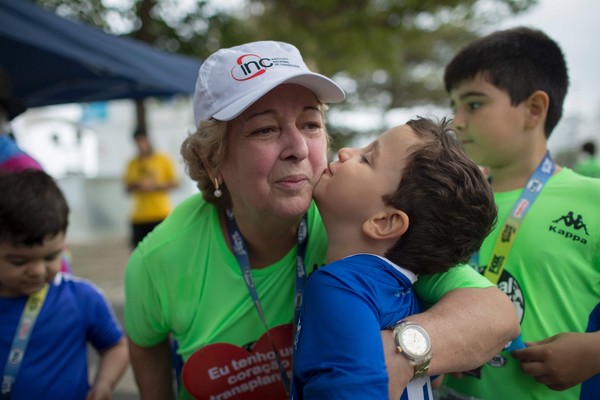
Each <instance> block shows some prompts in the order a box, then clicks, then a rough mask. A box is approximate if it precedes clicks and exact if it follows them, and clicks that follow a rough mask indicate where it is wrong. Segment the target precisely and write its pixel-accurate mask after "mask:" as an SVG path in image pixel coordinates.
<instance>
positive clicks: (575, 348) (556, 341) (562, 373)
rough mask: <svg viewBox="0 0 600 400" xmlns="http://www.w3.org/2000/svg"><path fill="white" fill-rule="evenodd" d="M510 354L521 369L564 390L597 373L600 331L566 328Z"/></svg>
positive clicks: (599, 363)
mask: <svg viewBox="0 0 600 400" xmlns="http://www.w3.org/2000/svg"><path fill="white" fill-rule="evenodd" d="M527 346H528V347H527V348H526V349H522V350H515V351H513V352H512V353H511V355H512V356H513V357H514V358H516V359H517V360H519V361H520V362H521V369H522V370H523V372H524V373H525V374H527V375H530V376H532V377H533V378H534V379H535V380H536V381H538V382H539V383H541V384H544V385H546V386H548V387H549V388H550V389H552V390H565V389H568V388H570V387H571V386H574V385H577V384H579V383H581V382H583V381H585V380H587V379H588V378H590V377H591V376H593V375H596V374H598V373H600V332H594V333H574V332H565V333H560V334H558V335H556V336H552V337H549V338H546V339H544V340H542V341H539V342H527Z"/></svg>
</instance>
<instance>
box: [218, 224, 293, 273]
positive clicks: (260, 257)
mask: <svg viewBox="0 0 600 400" xmlns="http://www.w3.org/2000/svg"><path fill="white" fill-rule="evenodd" d="M301 218H302V217H298V218H290V219H281V218H277V217H274V216H267V217H264V218H263V217H259V216H247V215H235V221H236V224H237V226H238V229H239V231H240V233H241V235H242V236H243V238H244V242H245V243H246V251H247V252H248V258H249V260H250V267H251V268H252V269H261V268H265V267H268V266H269V265H272V264H274V263H276V262H277V261H279V260H281V259H282V258H283V257H285V255H286V254H287V253H288V252H289V251H290V250H291V249H292V248H293V247H294V245H296V242H297V231H298V224H299V223H300V220H301ZM220 219H221V229H222V231H223V235H224V237H225V239H226V241H227V244H228V246H229V248H230V249H232V246H231V240H230V238H229V234H228V231H227V221H226V216H225V215H224V213H221V217H220Z"/></svg>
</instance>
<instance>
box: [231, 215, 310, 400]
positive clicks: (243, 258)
mask: <svg viewBox="0 0 600 400" xmlns="http://www.w3.org/2000/svg"><path fill="white" fill-rule="evenodd" d="M225 215H226V216H227V232H228V233H229V238H230V240H231V247H232V248H233V252H234V253H235V256H236V258H237V260H238V264H239V265H240V269H241V271H242V276H243V277H244V282H245V283H246V287H247V288H248V293H250V297H252V301H253V302H254V306H255V307H256V311H258V315H259V316H260V320H261V321H262V323H263V325H264V327H265V330H266V333H267V336H268V337H269V340H270V342H271V347H272V348H273V352H274V353H275V357H276V358H277V364H278V366H279V373H280V374H281V380H282V382H283V384H284V386H285V390H286V392H287V393H288V396H289V388H290V380H289V377H288V376H287V373H286V372H285V368H284V367H283V363H282V362H281V358H280V356H279V352H278V351H277V348H276V347H275V343H274V341H273V338H272V337H271V334H270V332H269V325H268V324H267V320H266V318H265V313H264V311H263V307H262V304H261V302H260V299H259V297H258V292H257V291H256V285H255V283H254V279H253V278H252V269H251V267H250V259H249V257H248V249H247V247H246V242H245V241H244V237H243V236H242V234H241V233H240V230H239V228H238V226H237V223H236V222H235V218H234V216H233V212H232V211H231V210H230V209H228V210H227V211H226V213H225ZM297 240H298V245H297V250H296V268H295V270H296V283H295V290H294V291H295V293H294V328H295V327H296V325H297V323H298V318H299V315H300V306H301V304H302V295H303V293H304V285H305V283H306V278H307V277H306V267H305V265H304V254H305V253H306V243H307V242H308V225H307V222H306V215H305V216H304V217H302V220H301V221H300V225H299V226H298V236H297ZM294 330H295V329H294Z"/></svg>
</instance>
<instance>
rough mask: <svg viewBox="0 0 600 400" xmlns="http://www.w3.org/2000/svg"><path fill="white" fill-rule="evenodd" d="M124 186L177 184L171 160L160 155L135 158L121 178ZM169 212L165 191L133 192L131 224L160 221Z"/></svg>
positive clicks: (169, 206) (167, 197)
mask: <svg viewBox="0 0 600 400" xmlns="http://www.w3.org/2000/svg"><path fill="white" fill-rule="evenodd" d="M123 180H124V182H125V184H126V185H131V184H140V183H142V182H144V181H149V182H152V183H154V184H157V185H167V184H169V183H172V184H176V183H177V174H176V172H175V168H174V165H173V162H172V161H171V159H170V158H169V157H168V156H167V155H165V154H161V153H152V154H151V155H150V156H148V157H136V158H134V159H133V160H131V161H130V162H129V164H128V165H127V170H126V172H125V175H124V176H123ZM170 212H171V201H170V199H169V195H168V193H167V191H166V190H157V191H153V192H140V191H137V192H133V210H132V213H131V222H133V223H146V222H154V221H160V220H162V219H164V218H165V217H166V216H167V215H169V213H170Z"/></svg>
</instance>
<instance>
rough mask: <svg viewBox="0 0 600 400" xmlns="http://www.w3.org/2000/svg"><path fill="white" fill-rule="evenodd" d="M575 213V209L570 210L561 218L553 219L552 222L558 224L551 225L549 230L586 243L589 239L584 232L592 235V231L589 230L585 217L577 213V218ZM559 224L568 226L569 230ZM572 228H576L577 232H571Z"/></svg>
mask: <svg viewBox="0 0 600 400" xmlns="http://www.w3.org/2000/svg"><path fill="white" fill-rule="evenodd" d="M574 215H575V213H574V212H573V211H569V212H568V213H567V215H563V216H561V217H560V218H557V219H555V220H553V221H552V222H553V223H554V224H556V225H550V226H549V227H548V230H549V231H550V232H554V233H557V234H559V235H562V236H564V237H565V238H567V239H571V240H573V241H575V242H581V244H586V243H587V239H586V238H585V237H584V234H585V236H590V233H589V232H588V230H587V225H586V224H585V223H584V222H583V217H582V216H581V214H577V218H575V217H574ZM558 224H562V225H564V227H565V228H568V229H569V230H566V229H563V228H560V227H559V226H558ZM571 230H575V231H577V232H575V233H574V232H571Z"/></svg>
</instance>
